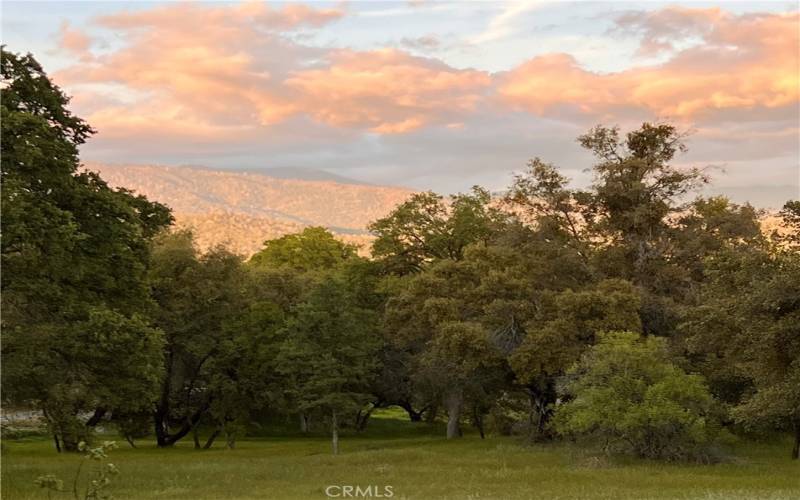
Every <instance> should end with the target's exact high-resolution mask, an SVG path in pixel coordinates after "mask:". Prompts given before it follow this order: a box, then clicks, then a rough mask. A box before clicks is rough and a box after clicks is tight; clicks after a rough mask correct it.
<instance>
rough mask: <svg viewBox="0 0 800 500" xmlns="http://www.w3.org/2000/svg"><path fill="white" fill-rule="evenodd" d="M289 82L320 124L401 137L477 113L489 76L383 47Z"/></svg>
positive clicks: (339, 58) (338, 57) (336, 59)
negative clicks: (425, 126)
mask: <svg viewBox="0 0 800 500" xmlns="http://www.w3.org/2000/svg"><path fill="white" fill-rule="evenodd" d="M285 83H286V85H287V86H288V87H290V88H292V89H295V90H297V91H298V94H300V95H301V96H302V103H303V104H302V106H303V109H304V111H305V112H306V113H308V114H309V115H310V116H312V117H313V118H314V119H316V120H318V121H321V122H324V123H327V124H330V125H334V126H345V127H358V128H367V129H370V130H372V131H373V132H377V133H403V132H408V131H411V130H415V129H418V128H420V127H422V126H424V125H430V124H441V123H444V122H449V121H451V120H450V118H451V117H452V116H457V115H459V114H464V113H470V112H472V111H474V110H475V108H476V106H477V104H478V103H479V102H481V101H482V100H483V98H484V96H483V92H484V91H485V90H486V89H488V88H489V87H490V85H491V78H490V76H489V75H488V74H487V73H485V72H482V71H475V70H456V69H453V68H451V67H449V66H447V65H446V64H444V63H442V62H440V61H437V60H435V59H427V58H422V57H414V56H411V55H409V54H407V53H405V52H403V51H399V50H393V49H384V50H377V51H372V52H354V51H349V50H348V51H341V52H338V53H336V54H335V55H333V57H332V58H331V64H330V65H329V66H328V67H326V68H321V69H314V70H306V71H298V72H296V73H294V74H293V75H292V76H291V77H290V78H289V79H287V80H286V82H285Z"/></svg>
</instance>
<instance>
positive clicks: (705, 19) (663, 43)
mask: <svg viewBox="0 0 800 500" xmlns="http://www.w3.org/2000/svg"><path fill="white" fill-rule="evenodd" d="M728 16H729V15H728V14H726V13H725V12H724V11H723V10H722V9H720V8H718V7H715V8H710V9H695V8H687V7H678V6H671V7H667V8H664V9H661V10H656V11H630V12H627V13H625V14H622V15H620V16H619V17H617V18H616V19H615V28H616V31H619V32H622V33H625V34H628V35H636V36H640V37H641V44H640V45H639V54H640V55H643V56H652V55H656V54H659V53H661V52H665V51H670V50H673V49H675V45H676V42H680V41H683V40H685V39H688V38H704V37H707V36H708V35H709V34H710V33H711V32H712V31H713V29H714V27H715V25H717V24H718V23H720V22H723V21H725V20H726V18H728Z"/></svg>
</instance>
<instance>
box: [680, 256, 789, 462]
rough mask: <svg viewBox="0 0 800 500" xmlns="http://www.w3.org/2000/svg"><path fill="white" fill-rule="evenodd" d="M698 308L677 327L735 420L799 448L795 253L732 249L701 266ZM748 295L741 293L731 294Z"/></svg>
mask: <svg viewBox="0 0 800 500" xmlns="http://www.w3.org/2000/svg"><path fill="white" fill-rule="evenodd" d="M707 266H708V270H707V274H708V280H707V282H706V284H705V286H704V287H703V289H702V290H701V294H700V300H701V301H702V306H700V307H698V308H697V309H696V310H694V311H693V312H692V313H691V314H690V315H689V316H688V321H687V322H686V324H685V325H684V327H683V330H684V332H685V334H686V335H687V346H688V348H689V350H690V352H692V353H693V354H695V355H696V356H697V360H696V363H697V365H698V366H700V367H701V368H702V369H703V370H704V371H706V372H708V373H709V376H710V377H712V381H714V382H715V383H716V386H717V389H716V392H718V393H720V395H721V397H723V398H724V399H725V400H726V401H727V402H728V403H729V404H730V405H731V406H732V407H733V416H734V417H735V418H736V420H737V421H739V422H741V423H743V424H745V425H747V426H748V427H751V428H761V429H769V430H774V429H785V430H791V431H792V432H793V433H794V434H795V446H794V448H793V451H792V456H793V458H797V456H798V454H799V453H800V451H798V450H799V449H800V384H798V381H799V380H800V378H799V377H800V254H798V253H797V252H794V251H792V250H791V249H789V250H780V249H774V250H773V251H764V250H758V249H748V250H746V251H745V250H740V251H734V250H730V251H727V252H722V253H720V254H718V255H716V256H715V257H714V258H713V259H710V260H709V262H708V263H707ZM732 290H747V293H731V291H732Z"/></svg>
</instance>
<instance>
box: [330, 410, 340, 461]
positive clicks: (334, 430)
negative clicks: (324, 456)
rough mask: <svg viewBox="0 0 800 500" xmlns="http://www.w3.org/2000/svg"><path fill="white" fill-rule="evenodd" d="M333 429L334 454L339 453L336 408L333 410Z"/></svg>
mask: <svg viewBox="0 0 800 500" xmlns="http://www.w3.org/2000/svg"><path fill="white" fill-rule="evenodd" d="M331 431H332V434H333V436H332V443H331V444H332V445H333V454H334V455H338V454H339V425H338V422H337V421H336V410H333V412H332V414H331Z"/></svg>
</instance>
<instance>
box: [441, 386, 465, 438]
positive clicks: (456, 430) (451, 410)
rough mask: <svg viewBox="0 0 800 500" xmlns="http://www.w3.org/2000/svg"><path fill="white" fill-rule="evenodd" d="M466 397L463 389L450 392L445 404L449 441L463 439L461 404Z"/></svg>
mask: <svg viewBox="0 0 800 500" xmlns="http://www.w3.org/2000/svg"><path fill="white" fill-rule="evenodd" d="M463 399H464V397H463V395H462V393H461V389H456V390H453V391H452V392H450V393H449V394H448V395H447V397H446V398H445V401H444V404H445V406H446V407H447V439H453V438H457V437H461V427H460V426H459V420H460V419H461V403H462V401H463Z"/></svg>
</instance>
